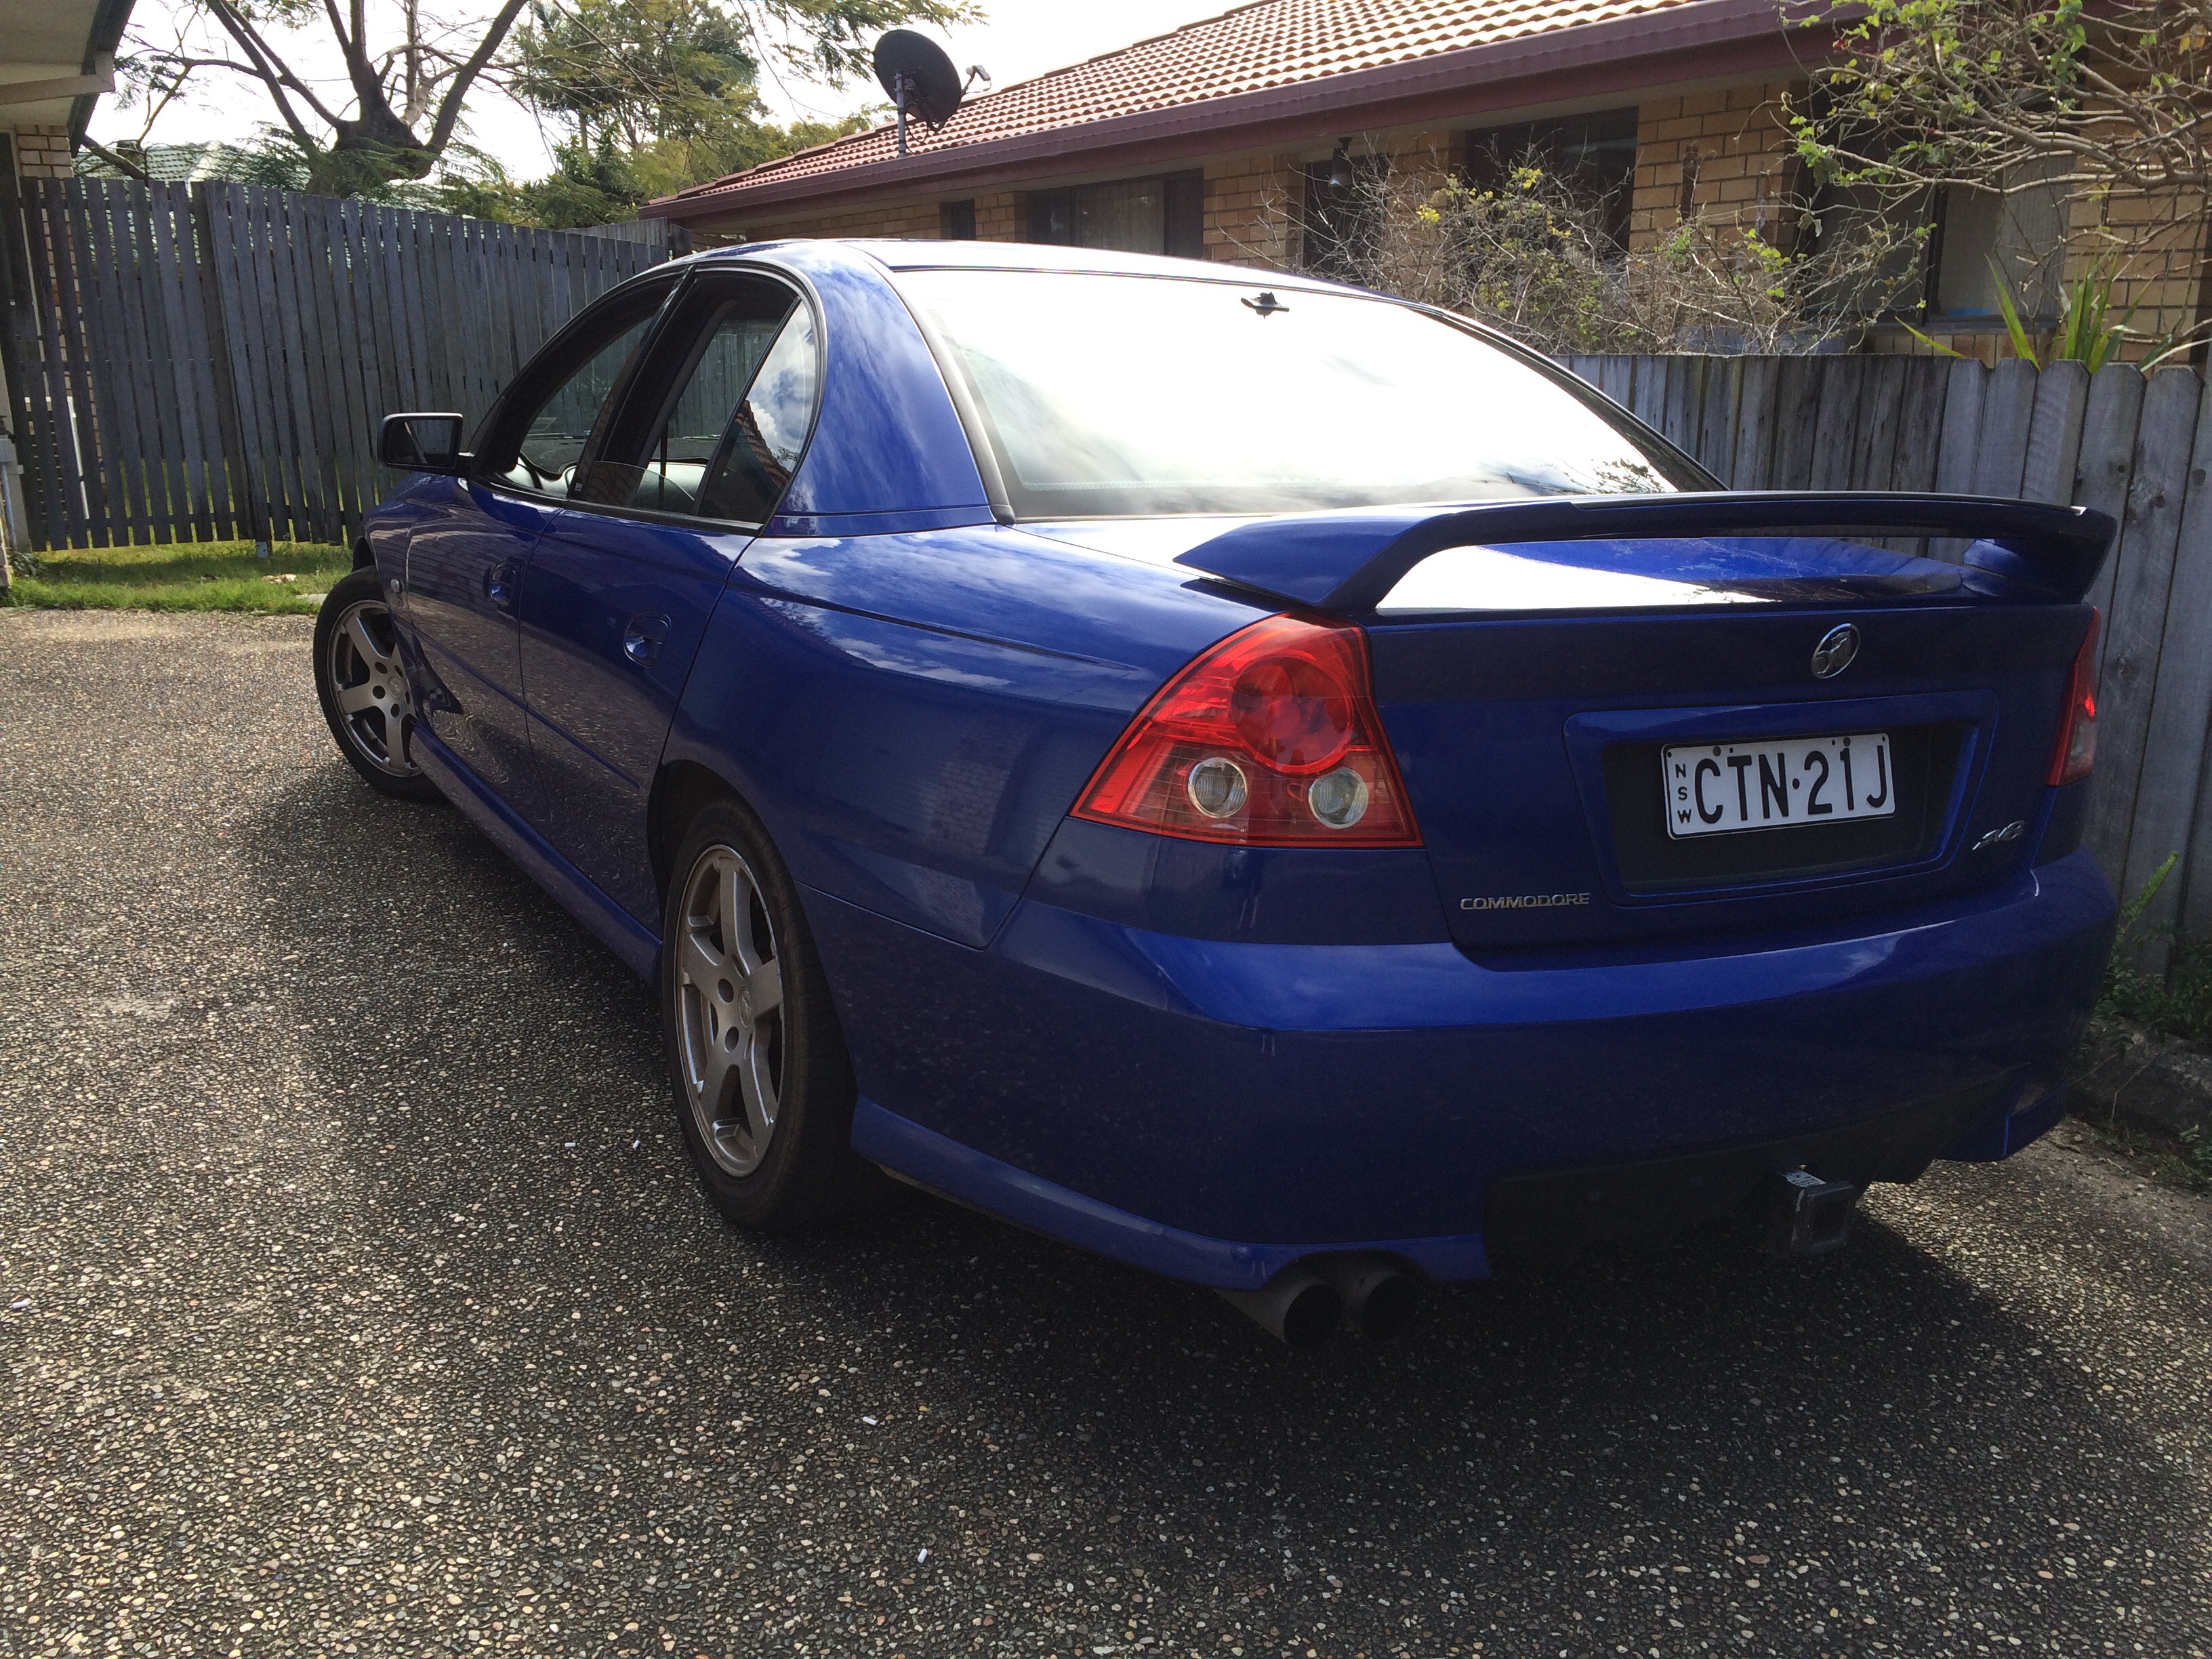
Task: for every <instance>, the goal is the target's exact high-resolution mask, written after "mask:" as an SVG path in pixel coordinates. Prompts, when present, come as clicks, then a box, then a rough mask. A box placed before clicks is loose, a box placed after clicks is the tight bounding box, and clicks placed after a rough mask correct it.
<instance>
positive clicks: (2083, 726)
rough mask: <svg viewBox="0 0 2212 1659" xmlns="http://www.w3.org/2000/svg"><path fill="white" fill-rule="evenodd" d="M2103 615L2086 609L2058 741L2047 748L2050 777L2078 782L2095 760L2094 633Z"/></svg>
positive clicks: (2055, 781)
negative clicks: (2085, 625)
mask: <svg viewBox="0 0 2212 1659" xmlns="http://www.w3.org/2000/svg"><path fill="white" fill-rule="evenodd" d="M2103 622H2104V618H2103V617H2100V616H2099V615H2098V614H2097V612H2095V611H2091V612H2090V613H2089V632H2088V634H2087V636H2086V637H2085V638H2084V639H2083V640H2082V641H2081V650H2080V651H2079V652H2077V653H2075V658H2074V672H2073V673H2072V675H2071V676H2069V678H2068V679H2067V682H2066V713H2065V714H2064V715H2063V717H2062V718H2061V719H2060V720H2059V722H2058V741H2057V744H2056V745H2054V746H2053V747H2052V749H2051V782H2052V783H2054V784H2060V783H2078V782H2080V781H2081V780H2082V779H2083V778H2086V777H2087V776H2088V775H2089V769H2090V768H2091V767H2093V766H2094V765H2095V764H2096V763H2097V635H2098V634H2099V633H2100V631H2101V628H2102V624H2103Z"/></svg>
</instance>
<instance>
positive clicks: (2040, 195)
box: [1929, 161, 2066, 322]
mask: <svg viewBox="0 0 2212 1659" xmlns="http://www.w3.org/2000/svg"><path fill="white" fill-rule="evenodd" d="M2063 165H2064V164H2063V162H2057V161H2054V162H2052V163H2051V164H2050V165H2049V166H2048V167H2045V169H2044V172H2045V176H2046V177H2047V175H2048V174H2050V173H2057V172H2060V171H2063ZM2015 180H2016V181H2017V182H2016V183H2015V188H2014V189H2013V190H2012V191H2011V192H2010V193H2009V194H2007V195H2002V196H2000V195H1998V194H1996V192H1995V191H1979V190H1946V191H1943V192H1942V195H1941V197H1940V198H1939V201H1938V204H1937V206H1936V240H1935V246H1933V248H1931V249H1930V251H1929V254H1930V257H1929V267H1930V269H1931V270H1932V273H1933V275H1934V276H1935V292H1934V294H1933V295H1931V296H1930V303H1929V315H1930V316H1936V317H1947V318H1949V317H1955V318H1976V317H1990V318H1995V317H1996V316H1998V315H1999V314H2000V312H1999V307H1998V305H1997V296H1998V295H1999V294H2000V293H2002V291H2003V289H2002V288H2001V287H2000V283H2002V284H2003V285H2004V287H2008V288H2009V289H2011V292H2012V299H2013V303H2014V305H2015V307H2017V308H2018V310H2019V313H2020V316H2021V320H2022V321H2024V322H2025V321H2028V320H2031V319H2034V320H2042V321H2051V320H2055V319H2057V316H2058V297H2059V290H2060V287H2061V284H2062V283H2063V282H2064V280H2065V275H2066V193H2065V190H2064V188H2063V186H2062V185H2055V184H2051V183H2048V182H2045V178H2038V177H2035V176H2033V175H2027V176H2025V177H2023V176H2022V175H2020V174H2015Z"/></svg>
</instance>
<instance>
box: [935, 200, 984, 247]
mask: <svg viewBox="0 0 2212 1659" xmlns="http://www.w3.org/2000/svg"><path fill="white" fill-rule="evenodd" d="M937 215H938V226H937V234H939V236H942V237H943V238H944V239H945V240H946V241H948V242H972V241H974V240H975V197H972V196H971V197H969V198H968V199H967V200H966V201H964V202H945V203H941V204H939V207H938V210H937Z"/></svg>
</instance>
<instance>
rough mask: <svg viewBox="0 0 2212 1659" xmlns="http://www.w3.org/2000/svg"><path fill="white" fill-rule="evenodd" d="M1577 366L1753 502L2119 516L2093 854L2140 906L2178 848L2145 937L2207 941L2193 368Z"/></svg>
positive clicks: (1731, 361)
mask: <svg viewBox="0 0 2212 1659" xmlns="http://www.w3.org/2000/svg"><path fill="white" fill-rule="evenodd" d="M1566 361H1567V366H1568V367H1569V368H1572V369H1573V370H1574V371H1575V372H1576V373H1577V374H1580V375H1581V376H1582V377H1583V379H1584V380H1589V381H1590V382H1591V383H1592V384H1593V385H1595V386H1598V387H1599V388H1600V389H1601V390H1602V391H1604V392H1606V393H1607V395H1608V396H1610V397H1612V398H1615V399H1616V400H1618V401H1619V402H1620V403H1623V404H1627V405H1628V407H1629V408H1631V409H1632V410H1635V411H1636V412H1637V414H1638V415H1639V416H1642V417H1643V418H1644V420H1646V421H1648V422H1650V423H1651V424H1652V425H1653V426H1656V427H1657V428H1659V429H1660V430H1661V431H1662V432H1664V433H1666V434H1667V435H1668V437H1670V438H1672V439H1673V440H1674V441H1675V442H1676V443H1678V444H1680V446H1681V447H1683V448H1685V449H1686V450H1688V451H1690V452H1691V453H1692V454H1694V455H1696V456H1697V457H1698V458H1699V459H1700V460H1702V461H1703V462H1705V465H1707V466H1708V467H1710V468H1711V470H1712V471H1715V472H1716V473H1717V474H1719V476H1720V477H1722V478H1723V479H1724V480H1725V481H1726V482H1727V483H1729V484H1731V485H1733V486H1735V488H1737V489H1942V490H1961V491H1966V492H1970V493H1972V494H1975V495H2023V496H2026V497H2027V498H2029V499H2030V500H2033V501H2069V502H2077V503H2080V504H2081V505H2084V506H2088V507H2099V508H2101V509H2102V510H2103V511H2105V512H2106V513H2111V514H2112V516H2113V517H2114V518H2116V519H2118V520H2119V521H2120V538H2119V543H2118V546H2117V548H2116V549H2115V550H2114V552H2113V556H2112V559H2111V560H2110V561H2109V562H2107V563H2106V567H2105V570H2104V574H2103V575H2102V576H2101V577H2100V580H2099V581H2098V585H2097V589H2096V592H2094V593H2093V594H2092V595H2091V597H2092V599H2094V601H2095V602H2096V604H2097V605H2098V607H2099V608H2100V610H2101V611H2103V612H2104V616H2105V632H2104V646H2103V661H2102V665H2101V666H2102V679H2101V685H2100V693H2099V697H2098V704H2097V715H2098V718H2097V770H2096V775H2095V781H2094V782H2093V785H2092V788H2093V795H2092V797H2091V800H2092V811H2091V820H2090V826H2089V842H2090V846H2091V847H2092V848H2093V850H2094V851H2095V853H2096V854H2097V857H2098V859H2099V860H2100V861H2101V862H2102V864H2103V865H2104V867H2105V871H2106V874H2108V875H2109V876H2111V877H2112V881H2113V883H2114V884H2115V885H2116V886H2118V888H2119V889H2120V890H2122V892H2123V893H2129V894H2131V893H2135V892H2137V891H2140V890H2142V887H2143V886H2144V884H2147V883H2148V881H2149V879H2150V878H2151V876H2152V875H2153V873H2154V872H2155V871H2156V870H2157V869H2158V867H2159V866H2160V864H2162V863H2163V862H2164V861H2165V860H2166V858H2167V857H2168V856H2169V855H2170V854H2178V855H2179V856H2178V859H2177V862H2176V864H2175V866H2174V870H2173V873H2172V876H2170V877H2169V878H2167V880H2166V884H2165V885H2164V886H2163V887H2162V888H2161V889H2160V893H2159V896H2158V897H2157V899H2156V900H2155V901H2154V903H2153V905H2152V907H2151V908H2150V909H2149V911H2148V912H2147V913H2146V917H2145V926H2146V927H2151V928H2155V927H2158V926H2160V925H2161V924H2167V923H2178V924H2179V926H2180V927H2182V928H2183V929H2184V930H2185V931H2186V932H2189V933H2200V934H2203V933H2212V765H2208V763H2207V755H2206V741H2207V732H2208V728H2212V483H2207V481H2206V473H2207V470H2208V468H2212V393H2208V392H2207V389H2206V386H2205V384H2204V382H2203V380H2200V379H2198V377H2197V373H2196V371H2195V370H2193V369H2188V368H2164V369H2159V370H2157V371H2155V372H2154V373H2152V374H2148V375H2146V374H2142V372H2141V371H2139V370H2138V369H2136V368H2134V367H2132V366H2131V365H2127V364H2108V365H2107V366H2106V367H2105V368H2102V369H2100V370H2099V371H2098V372H2097V373H2096V374H2094V375H2092V374H2089V373H2088V371H2087V369H2086V368H2084V367H2083V366H2082V365H2081V364H2080V363H2054V364H2052V365H2051V367H2050V368H2047V369H2045V370H2044V371H2042V372H2041V373H2040V374H2038V373H2037V371H2036V369H2035V368H2034V367H2033V365H2032V364H2029V363H2026V362H2019V361H2017V360H2015V361H2010V362H2002V363H1999V364H1998V365H1997V366H1996V368H1985V367H1984V366H1983V365H1982V364H1980V363H1973V362H1955V361H1953V360H1950V359H1948V358H1936V357H1904V356H1880V357H1859V356H1848V357H1847V356H1834V357H1574V358H1569V359H1567V360H1566Z"/></svg>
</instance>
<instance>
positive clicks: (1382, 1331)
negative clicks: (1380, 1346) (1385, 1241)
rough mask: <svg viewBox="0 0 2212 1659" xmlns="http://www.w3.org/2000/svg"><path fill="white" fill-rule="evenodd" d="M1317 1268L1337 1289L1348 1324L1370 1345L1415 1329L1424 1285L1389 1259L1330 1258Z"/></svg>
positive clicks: (1353, 1256)
mask: <svg viewBox="0 0 2212 1659" xmlns="http://www.w3.org/2000/svg"><path fill="white" fill-rule="evenodd" d="M1316 1266H1317V1267H1319V1268H1320V1269H1321V1271H1322V1273H1323V1274H1324V1275H1325V1276H1326V1277H1327V1278H1328V1282H1329V1283H1330V1284H1331V1285H1334V1286H1335V1287H1336V1293H1337V1296H1338V1297H1340V1299H1341V1301H1342V1302H1343V1304H1344V1318H1345V1322H1346V1324H1348V1325H1350V1326H1351V1327H1352V1329H1353V1330H1355V1331H1358V1333H1359V1334H1361V1335H1362V1336H1364V1337H1365V1338H1367V1339H1368V1340H1370V1342H1388V1341H1389V1340H1392V1339H1393V1338H1394V1337H1400V1336H1403V1335H1404V1334H1406V1333H1407V1331H1408V1330H1409V1329H1411V1328H1413V1320H1414V1317H1415V1316H1416V1315H1418V1314H1419V1311H1420V1307H1421V1281H1420V1280H1419V1279H1416V1278H1415V1277H1414V1276H1413V1274H1411V1273H1407V1271H1406V1270H1405V1269H1404V1268H1403V1267H1400V1266H1399V1265H1398V1264H1397V1263H1396V1262H1395V1261H1391V1260H1390V1259H1389V1257H1387V1256H1376V1255H1340V1256H1329V1257H1327V1258H1324V1259H1323V1260H1322V1261H1319V1262H1317V1263H1316Z"/></svg>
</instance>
